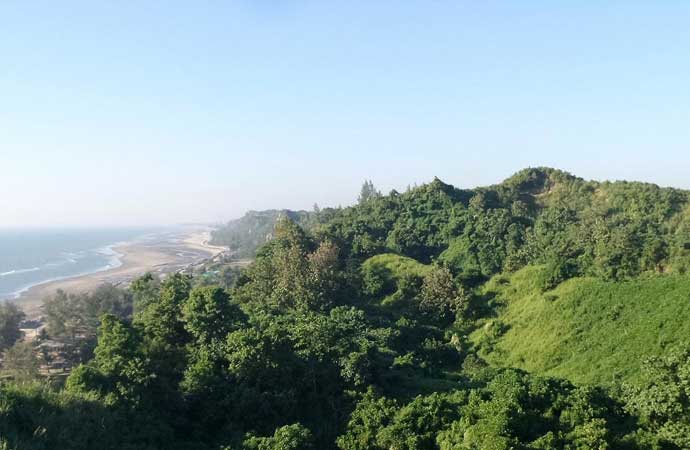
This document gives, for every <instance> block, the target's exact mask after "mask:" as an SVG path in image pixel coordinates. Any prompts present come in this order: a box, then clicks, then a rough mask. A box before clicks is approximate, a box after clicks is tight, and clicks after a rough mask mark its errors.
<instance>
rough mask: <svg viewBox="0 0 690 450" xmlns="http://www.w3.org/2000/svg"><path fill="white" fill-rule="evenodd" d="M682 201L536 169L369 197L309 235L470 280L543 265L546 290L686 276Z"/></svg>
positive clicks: (639, 186) (688, 219)
mask: <svg viewBox="0 0 690 450" xmlns="http://www.w3.org/2000/svg"><path fill="white" fill-rule="evenodd" d="M689 198H690V197H689V193H688V191H683V190H678V189H671V188H660V187H658V186H656V185H652V184H647V183H637V182H626V181H620V182H596V181H585V180H583V179H581V178H577V177H575V176H572V175H570V174H568V173H566V172H562V171H559V170H554V169H548V168H537V169H526V170H523V171H521V172H518V173H517V174H515V175H514V176H512V177H510V178H508V179H507V180H505V181H504V182H502V183H500V184H497V185H494V186H489V187H485V188H477V189H473V190H462V189H457V188H454V187H453V186H450V185H447V184H445V183H443V182H442V181H440V180H438V179H435V180H434V181H432V182H431V183H429V184H426V185H423V186H421V187H418V188H414V189H411V190H408V191H407V192H405V193H397V192H395V191H393V192H391V193H390V194H389V195H386V196H380V195H375V196H371V197H370V198H368V199H367V200H365V201H360V203H359V204H358V205H356V206H354V207H350V208H345V209H338V210H324V211H323V212H322V214H327V215H329V217H328V218H327V220H321V221H320V222H326V223H325V225H320V226H316V227H314V229H313V231H314V232H315V233H316V234H319V235H320V236H322V237H327V238H329V239H331V240H333V241H334V242H336V243H337V244H338V245H339V247H340V248H341V249H342V250H344V251H345V252H347V254H348V256H351V257H357V258H366V257H368V256H372V255H375V254H378V253H384V252H393V253H397V254H400V255H405V256H409V257H412V258H414V259H417V260H419V261H422V262H425V263H428V262H431V261H434V260H436V261H439V262H441V263H443V264H444V265H445V266H447V267H449V268H450V269H451V270H452V271H453V272H454V273H457V274H459V275H460V276H461V277H463V278H464V279H466V280H468V281H471V282H479V281H481V280H483V279H486V278H487V277H489V276H491V275H493V274H496V273H499V272H502V271H514V270H516V269H518V268H520V267H523V266H525V265H528V264H545V265H547V266H548V274H547V275H548V279H547V280H545V283H547V284H551V285H555V284H557V283H558V282H560V281H563V280H565V279H567V278H571V277H574V276H582V275H589V276H596V277H600V278H604V279H624V278H627V277H633V276H636V275H639V274H641V273H643V272H667V271H680V272H684V271H685V270H686V268H687V265H688V257H689V255H690V251H689V250H690V207H689Z"/></svg>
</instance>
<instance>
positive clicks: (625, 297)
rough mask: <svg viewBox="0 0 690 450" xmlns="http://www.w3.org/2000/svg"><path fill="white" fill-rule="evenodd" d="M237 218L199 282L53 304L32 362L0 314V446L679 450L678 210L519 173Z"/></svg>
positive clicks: (685, 441)
mask: <svg viewBox="0 0 690 450" xmlns="http://www.w3.org/2000/svg"><path fill="white" fill-rule="evenodd" d="M252 216H253V217H254V218H253V219H251V220H253V221H254V222H252V221H251V220H245V221H244V222H241V223H242V225H241V227H244V228H242V230H243V231H242V232H241V233H235V234H233V233H234V231H232V230H229V229H228V228H224V229H221V230H219V231H218V232H217V234H216V235H215V238H216V239H217V242H218V243H224V244H229V243H231V242H239V241H237V240H234V241H233V239H239V238H237V236H240V235H241V236H250V235H251V236H257V237H258V239H256V240H253V241H252V240H247V241H246V244H245V243H243V244H241V246H240V245H239V244H238V245H237V249H238V250H240V249H241V252H239V251H238V254H239V255H241V256H242V257H247V256H250V255H251V254H253V252H254V248H257V250H256V251H255V255H254V261H253V263H252V264H251V265H249V266H248V267H247V268H245V269H242V270H234V269H233V270H232V271H227V274H228V275H227V276H223V277H222V282H220V281H219V282H218V284H217V285H216V284H214V283H213V282H209V279H208V277H203V276H201V275H194V276H190V275H188V274H183V273H178V274H174V275H170V276H167V277H165V278H164V279H162V280H161V279H157V278H156V277H154V276H151V275H146V276H143V277H141V278H139V279H137V280H136V281H134V282H133V283H132V284H131V286H130V287H129V288H128V289H126V290H122V289H117V288H113V287H108V286H105V287H103V288H101V289H99V290H98V291H95V292H94V293H91V294H84V295H81V296H70V295H66V294H64V293H59V294H58V295H56V296H55V298H53V299H50V300H49V301H48V302H47V304H46V315H47V317H48V327H47V330H46V332H45V336H39V337H37V338H36V340H35V342H34V343H28V342H26V341H24V342H22V341H21V340H20V336H18V335H17V333H16V322H17V321H18V320H21V313H20V312H19V311H18V310H16V308H14V307H13V306H11V305H8V306H4V307H3V308H2V309H0V331H2V333H0V345H2V348H3V349H7V350H6V352H5V356H4V367H5V373H6V377H5V379H4V380H3V381H2V384H1V385H0V448H2V449H17V450H24V449H27V450H29V449H31V450H34V449H151V450H153V449H173V450H175V449H179V450H182V449H201V450H204V449H209V450H210V449H213V450H230V449H234V450H302V449H305V450H306V449H312V450H329V449H333V450H335V449H340V450H461V449H463V450H485V449H486V450H509V449H543V450H546V449H563V450H586V449H593V450H606V449H630V450H633V449H658V450H662V449H663V450H666V449H688V448H690V345H688V344H687V343H686V342H684V340H685V339H686V336H688V332H690V325H688V323H690V321H689V320H688V318H689V313H688V305H689V304H690V274H688V273H687V270H688V268H689V267H690V193H689V192H687V191H682V190H677V189H670V188H660V187H658V186H655V185H651V184H644V183H634V182H594V181H585V180H583V179H580V178H577V177H575V176H572V175H570V174H568V173H565V172H562V171H558V170H553V169H546V168H537V169H527V170H523V171H521V172H519V173H517V174H516V175H514V176H512V177H511V178H509V179H507V180H505V181H504V182H502V183H500V184H497V185H495V186H489V187H484V188H477V189H473V190H463V189H457V188H455V187H453V186H450V185H448V184H445V183H443V182H441V181H440V180H438V179H435V180H433V181H432V182H431V183H429V184H426V185H422V186H419V187H415V188H412V189H409V190H407V191H406V192H404V193H399V192H396V191H392V192H390V193H389V194H387V195H382V194H381V193H379V192H378V191H377V190H376V189H375V188H374V186H373V184H371V183H370V182H367V183H365V185H364V187H363V189H362V193H361V195H360V197H359V201H358V203H357V204H356V205H354V206H351V207H347V208H324V209H318V208H315V210H314V211H313V212H309V213H305V214H299V215H298V216H297V217H295V216H291V215H290V214H280V213H278V212H271V214H268V215H262V214H260V213H253V214H252ZM238 223H240V222H238ZM237 227H240V225H237ZM267 227H269V228H267ZM237 229H239V228H236V229H235V230H237ZM266 236H270V238H269V239H266ZM217 269H218V268H217V267H216V268H215V269H214V270H217ZM56 336H61V337H62V340H63V341H65V342H67V343H68V344H69V345H68V348H69V353H70V355H71V356H70V360H71V364H73V368H72V370H71V372H70V373H69V376H67V377H66V379H64V378H61V377H51V376H46V375H41V374H39V373H38V372H37V371H36V370H35V368H34V366H33V365H32V364H35V363H32V347H31V346H32V345H33V346H34V348H37V347H38V346H39V344H37V342H40V341H41V340H42V339H44V340H46V339H49V338H51V337H56ZM17 342H18V343H17ZM35 353H36V351H34V352H33V354H35ZM7 362H9V363H10V364H9V368H8V367H7V366H6V363H7Z"/></svg>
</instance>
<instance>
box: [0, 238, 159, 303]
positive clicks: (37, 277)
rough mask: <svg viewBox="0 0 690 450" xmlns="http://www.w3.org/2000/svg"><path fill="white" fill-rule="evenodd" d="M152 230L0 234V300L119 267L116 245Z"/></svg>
mask: <svg viewBox="0 0 690 450" xmlns="http://www.w3.org/2000/svg"><path fill="white" fill-rule="evenodd" d="M155 233H156V230H152V229H134V228H127V229H100V230H83V229H79V230H76V229H61V230H38V229H31V230H0V299H11V298H17V297H18V296H19V295H21V293H22V292H24V291H26V290H27V289H29V288H30V287H32V286H36V285H38V284H41V283H45V282H48V281H54V280H61V279H66V278H71V277H75V276H79V275H85V274H89V273H95V272H99V271H102V270H107V269H110V268H114V267H118V266H119V265H120V264H121V262H120V259H119V256H120V255H118V254H117V252H116V251H115V250H114V249H113V247H114V246H116V245H117V244H118V243H122V242H125V241H133V240H138V239H146V238H150V237H151V236H152V235H154V234H155Z"/></svg>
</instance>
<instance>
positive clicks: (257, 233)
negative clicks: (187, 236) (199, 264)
mask: <svg viewBox="0 0 690 450" xmlns="http://www.w3.org/2000/svg"><path fill="white" fill-rule="evenodd" d="M309 215H310V213H309V212H308V211H291V210H289V209H283V210H277V209H269V210H266V211H249V212H247V213H246V214H245V215H244V216H242V217H240V218H239V219H235V220H231V221H229V222H227V223H226V224H224V225H222V226H220V227H218V228H216V229H215V230H213V231H212V232H211V244H213V245H222V246H226V247H229V248H230V250H231V251H232V253H233V256H235V257H237V258H252V257H254V255H255V254H256V250H257V249H258V248H259V247H260V246H262V245H263V244H264V243H266V241H268V240H270V239H271V237H272V235H273V227H274V226H275V224H276V221H277V220H278V218H279V217H281V216H285V217H288V218H289V219H290V220H292V221H293V222H295V223H297V224H300V225H302V226H306V225H307V223H308V219H309Z"/></svg>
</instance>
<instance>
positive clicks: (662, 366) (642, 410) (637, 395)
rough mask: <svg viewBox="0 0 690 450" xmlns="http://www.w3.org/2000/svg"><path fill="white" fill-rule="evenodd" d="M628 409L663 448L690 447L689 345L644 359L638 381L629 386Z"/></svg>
mask: <svg viewBox="0 0 690 450" xmlns="http://www.w3.org/2000/svg"><path fill="white" fill-rule="evenodd" d="M626 394H627V400H628V409H629V410H630V411H631V412H633V413H635V414H637V415H639V417H640V418H641V419H642V421H643V423H644V426H645V428H646V429H647V430H649V431H651V432H652V433H653V436H654V440H655V441H656V442H655V443H656V444H657V445H659V446H660V447H661V448H667V447H669V446H674V447H673V448H690V347H688V346H687V345H683V346H678V347H675V348H674V349H673V350H672V351H671V352H669V354H668V355H667V356H664V357H659V356H653V357H650V358H648V359H647V360H645V361H644V363H643V365H642V377H641V380H640V381H639V383H637V384H635V385H629V386H627V393H626Z"/></svg>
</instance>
